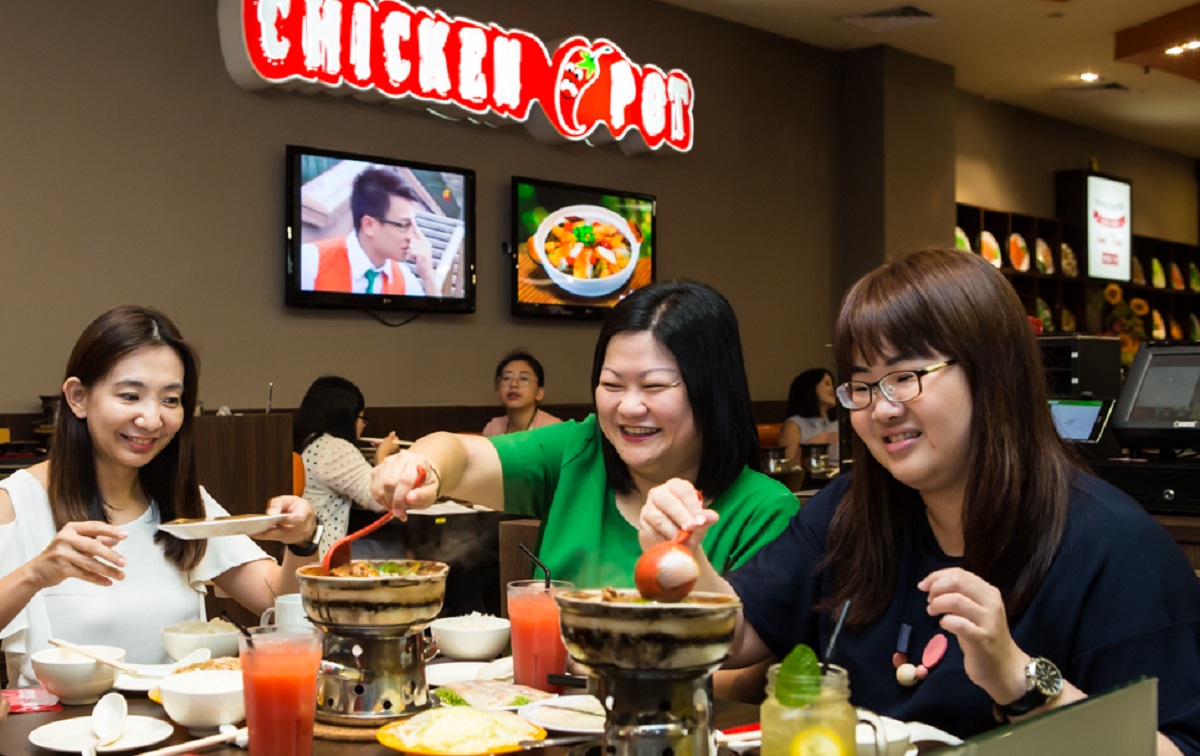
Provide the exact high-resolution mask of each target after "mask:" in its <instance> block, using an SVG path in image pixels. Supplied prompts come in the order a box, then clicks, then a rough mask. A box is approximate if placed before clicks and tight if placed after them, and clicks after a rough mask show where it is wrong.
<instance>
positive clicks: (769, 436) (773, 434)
mask: <svg viewBox="0 0 1200 756" xmlns="http://www.w3.org/2000/svg"><path fill="white" fill-rule="evenodd" d="M755 427H756V428H757V430H758V445H759V447H760V448H763V449H768V448H770V447H773V446H779V431H780V430H782V429H783V423H759V424H758V425H757V426H755Z"/></svg>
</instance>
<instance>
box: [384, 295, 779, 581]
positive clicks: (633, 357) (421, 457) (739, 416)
mask: <svg viewBox="0 0 1200 756" xmlns="http://www.w3.org/2000/svg"><path fill="white" fill-rule="evenodd" d="M592 389H593V392H594V405H593V406H594V410H595V411H594V413H593V414H591V415H589V416H588V417H587V418H586V419H585V420H583V421H582V422H575V421H570V422H565V423H560V424H557V425H552V426H547V427H544V428H537V429H534V430H531V431H527V432H523V433H515V434H508V435H504V436H496V437H493V438H483V437H480V436H465V435H456V434H452V433H434V434H431V435H429V436H426V437H424V438H422V439H420V440H418V441H417V442H416V443H415V444H413V446H412V447H411V448H410V449H408V450H405V451H402V452H400V453H399V454H397V455H395V456H393V457H390V458H388V459H387V460H385V461H384V462H383V463H382V464H380V466H379V467H377V468H376V469H375V472H374V474H373V477H372V483H371V491H372V495H373V496H374V497H375V499H376V501H378V502H379V503H380V504H381V505H383V506H386V507H391V508H392V509H393V510H394V511H395V512H396V514H397V515H398V516H399V517H400V518H401V519H404V518H405V517H406V512H407V510H409V509H421V508H424V507H428V506H430V505H431V504H433V502H434V501H435V500H436V499H437V498H438V497H439V496H451V497H453V498H456V499H462V500H467V501H472V502H476V503H479V504H484V505H486V506H490V507H494V508H496V509H500V510H503V511H505V512H510V513H517V514H524V515H529V516H531V517H536V518H538V519H540V520H541V521H542V526H541V532H540V534H539V558H540V559H541V560H542V561H543V562H544V563H545V564H546V565H547V566H548V567H549V568H550V570H551V572H552V574H553V575H554V577H556V578H561V579H563V580H570V581H572V582H574V583H575V585H576V587H579V588H598V587H602V586H613V587H632V586H633V566H634V562H635V561H636V560H637V557H638V556H639V555H640V554H641V547H640V546H639V544H638V516H639V514H640V512H641V509H642V505H643V504H644V503H645V501H646V497H647V495H648V493H649V491H650V489H652V488H654V487H655V486H659V485H662V484H664V483H666V482H668V481H671V480H674V479H682V480H684V481H687V482H688V483H690V484H691V485H693V486H695V488H696V489H698V490H699V491H702V492H703V495H704V500H705V506H706V508H708V509H710V510H712V511H713V512H715V513H716V514H717V516H718V519H717V521H716V523H715V524H714V525H712V526H711V527H709V528H708V530H707V532H706V533H705V535H704V536H703V539H702V541H701V544H700V545H701V546H702V547H703V549H704V551H705V553H706V554H707V555H708V558H709V560H710V561H711V562H712V563H713V564H714V565H716V566H717V569H718V570H719V571H721V572H724V571H725V570H728V569H732V568H734V567H737V566H738V565H740V564H742V563H743V562H745V561H746V560H747V559H749V558H750V556H752V555H753V554H754V552H756V551H757V550H758V548H759V547H760V546H762V545H763V544H765V543H768V542H770V541H771V540H772V539H774V537H775V536H776V535H777V534H779V533H780V532H781V531H782V530H783V528H784V526H785V525H786V524H787V521H788V519H789V518H790V517H791V515H793V514H795V512H796V511H797V509H798V505H797V502H796V498H795V497H794V496H793V495H792V493H791V492H790V491H789V490H788V489H787V488H786V487H784V486H783V485H782V484H780V483H778V482H776V481H774V480H772V479H771V478H768V477H767V476H765V475H762V474H761V473H759V472H757V471H756V468H757V467H758V437H757V435H756V430H755V424H754V418H753V417H752V415H751V408H750V391H749V388H748V387H747V384H746V371H745V367H744V365H743V363H742V348H741V340H740V338H739V336H738V326H737V318H736V316H735V315H734V313H733V309H732V307H730V305H729V302H728V301H727V300H726V299H725V297H723V296H722V295H721V294H720V293H719V292H717V291H716V290H714V289H712V288H710V287H708V286H705V285H703V284H699V283H694V282H690V281H672V282H663V283H659V284H654V285H651V286H648V287H646V288H643V289H640V290H638V291H637V292H635V293H633V294H632V295H630V296H629V297H627V298H626V299H624V300H623V301H622V302H621V303H620V304H618V305H617V306H616V308H614V310H613V311H612V313H610V315H609V317H608V319H607V320H606V321H605V323H604V326H603V327H602V328H601V330H600V337H599V340H598V342H597V344H596V351H595V358H594V361H593V365H592ZM418 468H425V469H426V471H427V475H426V477H425V480H424V482H423V483H422V485H420V486H418V487H415V488H414V487H413V484H414V482H415V481H416V479H417V469H418ZM710 517H711V515H710ZM691 545H692V544H689V546H691Z"/></svg>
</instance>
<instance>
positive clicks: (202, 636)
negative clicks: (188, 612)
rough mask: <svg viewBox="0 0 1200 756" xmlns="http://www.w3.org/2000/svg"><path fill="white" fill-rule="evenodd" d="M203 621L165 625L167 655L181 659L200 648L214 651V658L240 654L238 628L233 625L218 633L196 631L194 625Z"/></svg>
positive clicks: (164, 643)
mask: <svg viewBox="0 0 1200 756" xmlns="http://www.w3.org/2000/svg"><path fill="white" fill-rule="evenodd" d="M201 624H203V623H198V622H181V623H179V624H178V625H171V626H170V627H164V628H163V630H162V639H163V647H164V648H166V650H167V655H168V656H170V657H171V659H172V660H174V661H179V660H180V659H182V658H183V657H184V656H187V655H188V654H190V653H191V652H192V651H195V650H196V649H198V648H207V649H208V650H209V651H211V652H212V658H213V659H216V658H217V657H220V656H237V655H238V630H237V628H235V627H233V626H232V625H230V626H229V630H227V631H223V632H216V633H204V632H196V631H194V630H192V628H194V627H200V625H201Z"/></svg>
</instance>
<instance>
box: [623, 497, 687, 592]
mask: <svg viewBox="0 0 1200 756" xmlns="http://www.w3.org/2000/svg"><path fill="white" fill-rule="evenodd" d="M696 495H697V496H698V497H700V501H704V495H703V494H702V493H700V492H699V491H697V492H696ZM691 535H692V531H690V530H681V531H679V532H678V533H676V534H675V537H674V538H672V539H671V540H669V541H663V542H662V543H656V544H654V545H653V546H651V547H650V548H648V549H646V550H645V551H644V552H643V553H642V555H641V556H640V557H638V560H637V564H635V565H634V566H633V584H634V585H636V586H637V589H638V593H640V594H642V598H644V599H648V600H650V601H661V602H668V603H674V602H677V601H681V600H683V599H684V598H685V597H686V596H687V595H688V594H689V593H691V592H692V588H694V587H696V579H697V578H698V577H700V565H698V564H696V558H695V557H693V556H692V552H691V551H690V550H688V548H687V547H686V546H684V545H683V543H684V541H686V540H687V539H688V538H689V537H690V536H691Z"/></svg>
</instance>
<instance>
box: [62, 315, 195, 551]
mask: <svg viewBox="0 0 1200 756" xmlns="http://www.w3.org/2000/svg"><path fill="white" fill-rule="evenodd" d="M160 346H165V347H168V348H169V349H171V350H172V351H173V352H175V354H176V355H177V356H178V357H179V360H180V361H181V362H182V363H183V396H182V398H181V401H182V405H183V423H182V424H181V425H180V426H179V430H178V432H176V434H175V437H174V438H173V439H171V442H170V443H169V444H167V445H166V447H165V448H163V450H162V451H161V452H159V453H158V455H157V456H155V457H154V459H152V460H150V461H149V462H147V463H146V464H145V465H144V466H142V468H141V469H140V470H139V471H138V482H139V483H140V484H141V486H142V490H143V491H144V492H145V493H146V496H148V497H149V498H150V500H151V501H153V502H154V503H155V504H156V505H157V506H158V512H159V516H160V517H161V518H162V521H163V522H166V521H167V520H173V519H175V518H177V517H186V518H192V519H195V518H203V517H204V504H203V502H202V501H201V499H200V484H199V482H198V481H197V480H196V449H195V442H194V439H193V436H192V416H193V415H194V414H195V410H196V393H197V389H198V386H199V383H200V366H199V361H198V359H197V357H196V353H195V351H194V350H193V349H192V347H191V345H189V344H188V343H187V342H186V341H184V340H183V336H181V335H180V333H179V329H178V328H176V327H175V324H174V323H172V322H171V319H170V318H168V317H167V316H166V315H164V314H163V313H161V312H159V311H158V310H154V309H151V308H148V307H132V306H126V307H117V308H115V309H113V310H109V311H108V312H106V313H104V314H103V315H101V316H100V317H98V318H96V319H95V320H94V321H92V323H91V325H89V326H88V327H87V328H86V329H84V331H83V333H82V334H81V335H80V336H79V340H78V341H76V342H75V348H74V349H73V350H71V357H70V359H69V360H68V361H67V369H66V374H65V375H64V376H63V382H64V383H65V382H66V380H67V379H68V378H72V377H74V378H78V379H79V382H80V383H81V384H82V385H83V387H84V388H86V389H89V390H90V389H92V388H93V387H94V386H95V385H96V384H97V383H99V382H100V381H102V380H104V378H106V377H107V376H108V374H109V373H110V372H111V371H112V369H113V367H114V366H116V364H117V363H118V362H120V361H121V360H122V359H124V358H125V357H127V356H129V355H130V354H132V353H133V352H135V351H137V350H138V349H142V348H144V347H160ZM49 494H50V509H51V512H53V514H54V527H55V528H56V529H60V528H62V527H63V526H64V525H66V524H67V523H68V522H76V521H80V520H98V521H101V522H109V521H110V520H109V516H108V513H107V512H105V510H104V501H103V499H102V498H101V497H100V488H99V484H98V483H97V480H96V460H95V447H94V446H93V444H92V436H91V433H89V431H88V426H87V420H86V419H80V418H78V417H76V416H75V415H74V414H73V413H72V412H71V411H70V410H69V408H68V407H67V400H66V396H64V395H62V394H60V399H59V411H58V418H57V419H56V420H55V423H54V437H53V439H52V440H51V442H50V480H49ZM154 542H155V543H157V544H159V545H160V546H161V547H162V548H163V553H164V554H165V555H166V558H167V560H168V561H170V562H171V563H172V564H174V565H175V566H176V567H178V568H179V569H181V570H189V569H191V568H192V567H195V566H196V564H198V563H199V562H200V558H201V557H202V556H204V547H205V541H203V540H195V541H182V540H179V539H178V538H175V537H174V536H172V535H168V534H167V533H166V532H164V531H161V530H160V531H158V533H156V534H155V536H154Z"/></svg>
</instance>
